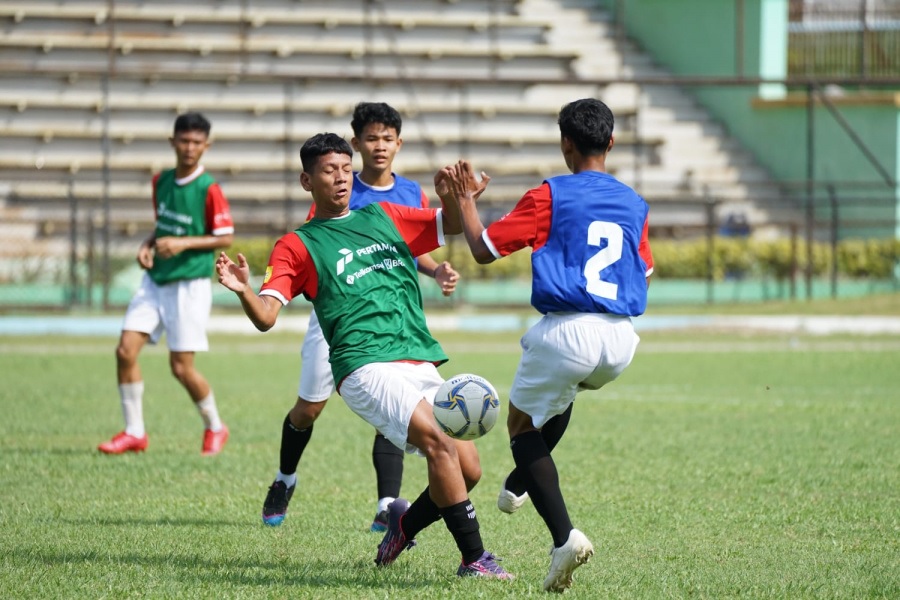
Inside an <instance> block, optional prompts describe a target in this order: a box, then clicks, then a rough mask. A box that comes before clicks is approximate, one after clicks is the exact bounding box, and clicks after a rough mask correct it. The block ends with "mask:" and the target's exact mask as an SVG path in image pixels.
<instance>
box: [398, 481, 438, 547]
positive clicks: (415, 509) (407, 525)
mask: <svg viewBox="0 0 900 600" xmlns="http://www.w3.org/2000/svg"><path fill="white" fill-rule="evenodd" d="M440 518H441V510H440V509H439V508H438V507H437V504H435V503H434V500H432V499H431V489H430V488H427V487H426V488H425V491H424V492H422V493H421V494H419V497H418V498H416V501H415V502H413V503H412V505H410V507H409V510H407V511H406V514H405V515H403V521H402V529H403V533H404V535H406V538H407V539H409V540H411V539H413V538H414V537H416V535H417V534H418V533H419V532H420V531H422V530H423V529H425V528H426V527H428V526H429V525H431V524H432V523H434V522H435V521H439V520H440Z"/></svg>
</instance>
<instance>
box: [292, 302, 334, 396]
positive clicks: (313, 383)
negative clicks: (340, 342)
mask: <svg viewBox="0 0 900 600" xmlns="http://www.w3.org/2000/svg"><path fill="white" fill-rule="evenodd" d="M300 361H301V364H300V385H298V386H297V395H298V396H299V397H301V398H303V399H304V400H306V401H307V402H324V401H325V400H328V398H329V397H330V396H331V394H333V393H334V376H333V375H332V374H331V363H330V362H328V342H326V341H325V334H324V333H322V326H321V325H320V324H319V318H318V317H317V316H316V311H312V314H310V315H309V327H308V328H307V329H306V336H305V337H304V338H303V347H302V348H300Z"/></svg>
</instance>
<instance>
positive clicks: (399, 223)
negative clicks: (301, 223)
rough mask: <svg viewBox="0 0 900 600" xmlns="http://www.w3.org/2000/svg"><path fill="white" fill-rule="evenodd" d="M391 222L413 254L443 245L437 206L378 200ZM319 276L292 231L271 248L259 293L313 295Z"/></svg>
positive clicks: (286, 296)
mask: <svg viewBox="0 0 900 600" xmlns="http://www.w3.org/2000/svg"><path fill="white" fill-rule="evenodd" d="M378 205H379V206H380V207H381V208H382V209H383V210H384V212H385V213H386V214H387V216H388V217H389V218H390V219H391V220H392V221H393V222H394V226H395V227H396V228H397V231H398V232H399V233H400V236H401V238H402V239H403V241H404V242H405V243H406V245H407V246H409V250H410V252H411V253H412V255H413V256H421V255H422V254H425V253H427V252H431V251H432V250H434V249H435V248H439V247H440V246H443V245H444V229H443V220H442V218H441V211H440V210H439V209H419V208H410V207H408V206H401V205H399V204H392V203H390V202H379V203H378ZM318 287H319V276H318V274H317V273H316V265H315V262H314V261H313V259H312V256H311V255H310V254H309V251H308V250H307V249H306V245H305V244H304V243H303V242H302V241H301V240H300V236H298V235H297V234H296V233H293V232H292V233H288V234H285V235H283V236H282V237H281V238H280V239H279V240H278V241H277V242H276V243H275V247H274V248H273V249H272V254H271V255H270V256H269V266H268V267H266V276H265V279H264V280H263V284H262V287H261V288H260V292H259V295H260V296H274V297H275V298H278V299H279V300H280V301H281V303H282V304H287V303H288V302H290V301H291V300H292V299H294V298H296V297H297V296H298V295H300V294H305V295H306V296H307V297H308V298H310V299H312V298H315V297H316V294H317V291H318Z"/></svg>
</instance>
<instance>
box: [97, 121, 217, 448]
mask: <svg viewBox="0 0 900 600" xmlns="http://www.w3.org/2000/svg"><path fill="white" fill-rule="evenodd" d="M209 130H210V124H209V121H207V120H206V118H205V117H204V116H203V115H201V114H199V113H186V114H183V115H181V116H179V117H178V118H177V119H176V120H175V131H174V136H173V137H172V138H170V139H169V143H170V144H171V145H172V148H173V149H174V150H175V158H176V166H175V168H174V169H170V170H167V171H163V172H162V173H160V174H159V175H157V176H156V177H154V178H153V207H154V210H155V213H156V227H155V229H154V231H153V234H152V235H151V236H150V237H149V238H147V239H146V240H145V241H144V243H142V244H141V247H140V249H139V250H138V255H137V261H138V264H139V265H140V266H141V267H142V268H143V269H145V270H146V273H144V277H143V279H142V281H141V287H140V289H138V291H137V293H136V294H135V295H134V298H132V300H131V303H130V304H129V305H128V310H127V311H126V313H125V320H124V323H123V324H122V334H121V337H120V338H119V345H118V347H117V348H116V370H117V373H118V381H119V396H120V399H121V402H122V413H123V415H124V417H125V430H124V431H122V432H121V433H119V434H117V435H116V436H114V437H113V438H112V439H111V440H110V441H108V442H104V443H102V444H100V446H99V447H98V449H99V450H100V451H101V452H103V453H105V454H122V453H125V452H142V451H144V450H146V449H147V444H148V442H149V439H148V437H147V434H146V432H145V430H144V418H143V395H144V381H143V376H142V375H141V370H140V367H139V366H138V362H137V359H138V355H139V354H140V352H141V349H142V348H143V347H144V344H146V343H147V342H148V341H149V342H150V343H153V344H155V343H156V342H157V341H158V340H159V338H160V336H161V335H162V333H163V332H164V331H165V333H166V340H167V343H168V346H169V365H170V367H171V369H172V374H173V375H174V376H175V378H176V379H177V380H178V382H179V383H181V385H182V386H184V388H185V390H187V392H188V394H189V395H190V397H191V399H192V400H193V401H194V404H195V405H196V406H197V410H198V411H199V412H200V417H201V418H202V420H203V424H204V433H203V444H202V446H201V453H202V454H204V455H212V454H218V453H219V452H220V451H221V450H222V446H224V444H225V442H226V440H227V439H228V428H227V427H226V426H225V424H224V423H222V420H221V418H220V417H219V411H218V409H217V408H216V400H215V397H214V396H213V392H212V389H211V388H210V386H209V383H208V382H207V381H206V379H205V378H204V377H203V375H202V374H201V373H200V372H199V371H197V369H196V368H195V367H194V353H195V352H205V351H206V350H208V349H209V342H208V340H207V338H206V324H207V322H208V321H209V313H210V309H211V307H212V287H211V280H210V275H211V274H212V270H213V265H214V263H215V251H216V250H217V249H220V248H225V247H227V246H230V245H231V242H232V239H233V236H234V223H233V222H232V220H231V211H230V209H229V206H228V201H227V200H226V199H225V196H224V195H223V194H222V190H221V189H220V188H219V185H218V184H217V183H216V182H215V180H214V179H213V178H212V176H211V175H209V174H208V173H206V172H205V170H204V168H203V166H202V165H201V164H200V158H201V157H202V156H203V153H204V152H205V151H206V149H207V148H208V147H209Z"/></svg>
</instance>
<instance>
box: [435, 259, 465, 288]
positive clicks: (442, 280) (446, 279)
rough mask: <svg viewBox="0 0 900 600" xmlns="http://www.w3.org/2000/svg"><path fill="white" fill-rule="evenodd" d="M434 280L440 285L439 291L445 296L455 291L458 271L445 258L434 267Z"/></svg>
mask: <svg viewBox="0 0 900 600" xmlns="http://www.w3.org/2000/svg"><path fill="white" fill-rule="evenodd" d="M434 281H435V282H436V283H437V284H438V285H439V286H440V288H441V293H442V294H444V295H445V296H449V295H451V294H452V293H453V292H455V291H456V282H457V281H459V273H457V272H456V271H455V270H454V269H453V267H452V266H451V265H450V263H448V262H447V261H446V260H445V261H444V262H442V263H441V264H439V265H438V266H437V267H435V269H434Z"/></svg>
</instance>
